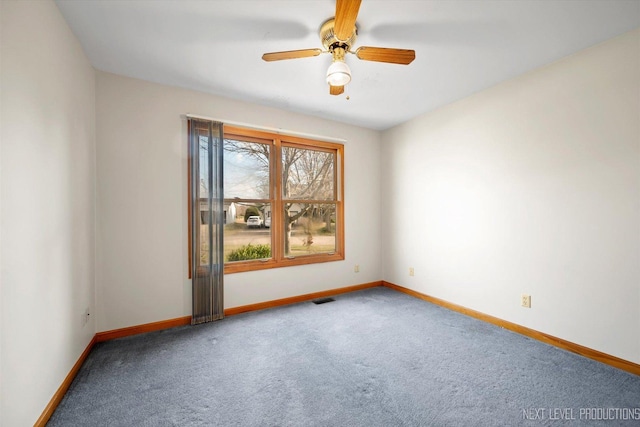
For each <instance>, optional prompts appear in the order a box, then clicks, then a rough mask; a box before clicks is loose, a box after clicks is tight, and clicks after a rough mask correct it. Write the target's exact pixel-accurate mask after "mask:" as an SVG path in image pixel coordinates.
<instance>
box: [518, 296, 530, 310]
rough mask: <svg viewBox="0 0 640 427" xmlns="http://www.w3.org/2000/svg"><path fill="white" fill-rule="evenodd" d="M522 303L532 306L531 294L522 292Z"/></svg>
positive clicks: (524, 305)
mask: <svg viewBox="0 0 640 427" xmlns="http://www.w3.org/2000/svg"><path fill="white" fill-rule="evenodd" d="M520 305H521V306H523V307H526V308H531V295H526V294H522V298H521V301H520Z"/></svg>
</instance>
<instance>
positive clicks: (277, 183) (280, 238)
mask: <svg viewBox="0 0 640 427" xmlns="http://www.w3.org/2000/svg"><path fill="white" fill-rule="evenodd" d="M281 147H282V144H281V140H280V138H275V139H274V140H273V150H271V151H272V156H271V162H272V163H271V164H272V165H273V168H272V169H273V173H272V174H271V180H272V181H271V188H272V191H273V192H274V193H273V194H272V195H271V199H272V201H273V208H272V209H271V217H272V218H271V227H272V230H273V231H272V233H271V235H272V242H273V244H272V245H273V250H272V255H273V259H274V260H275V261H276V262H279V261H281V260H282V259H283V258H284V253H283V251H284V235H283V233H284V218H283V217H282V216H283V211H284V209H283V206H282V149H281Z"/></svg>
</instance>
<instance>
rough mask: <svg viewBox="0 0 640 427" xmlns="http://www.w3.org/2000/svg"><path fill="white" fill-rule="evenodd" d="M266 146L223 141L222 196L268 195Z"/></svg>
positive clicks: (253, 196) (251, 196)
mask: <svg viewBox="0 0 640 427" xmlns="http://www.w3.org/2000/svg"><path fill="white" fill-rule="evenodd" d="M269 149H270V146H269V145H268V144H261V143H258V142H247V141H238V140H234V139H225V140H224V197H225V199H233V198H240V199H268V198H269Z"/></svg>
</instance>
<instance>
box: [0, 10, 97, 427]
mask: <svg viewBox="0 0 640 427" xmlns="http://www.w3.org/2000/svg"><path fill="white" fill-rule="evenodd" d="M0 4H1V6H0V7H1V8H2V27H1V28H2V77H1V83H0V84H1V91H2V94H1V101H2V107H1V115H0V121H1V128H2V131H1V133H2V157H1V173H0V183H1V195H2V214H1V216H0V232H1V235H2V239H1V240H0V253H1V260H2V265H1V267H2V268H1V270H0V271H1V273H0V278H1V281H2V289H1V297H2V298H1V317H2V323H1V328H2V329H1V330H0V336H1V338H0V342H1V350H0V351H1V364H0V370H1V375H2V380H1V381H0V384H1V386H0V387H1V391H0V424H1V425H3V426H7V427H10V426H27V425H33V423H34V422H35V421H36V419H37V418H38V416H39V415H40V413H41V412H42V411H43V410H44V408H45V406H46V405H47V403H48V402H49V400H50V399H51V397H52V396H53V394H54V392H55V391H56V390H57V388H58V387H59V386H60V384H61V383H62V381H63V380H64V378H65V377H66V375H67V374H68V373H69V371H70V370H71V367H72V366H73V364H74V363H75V362H76V360H77V359H78V357H79V356H80V354H81V353H82V351H83V350H84V349H85V348H86V346H87V345H88V344H89V342H90V340H91V338H92V337H93V335H94V334H95V325H94V321H93V319H90V320H89V322H88V323H87V324H84V322H83V319H82V315H83V313H84V311H85V309H86V308H89V309H90V310H91V311H93V310H94V302H95V284H94V258H95V256H94V246H95V239H94V230H95V223H94V206H95V189H94V185H95V178H94V177H95V167H94V166H95V161H94V159H95V140H94V136H95V114H94V112H95V110H94V109H95V75H94V70H93V68H92V67H91V65H90V64H89V62H88V61H87V59H86V57H85V55H84V54H83V52H82V49H81V47H80V44H79V43H78V41H77V40H76V39H75V37H74V36H73V34H72V33H71V31H70V30H69V28H68V27H67V24H66V23H65V21H64V19H63V18H62V16H61V15H60V13H59V11H58V9H57V7H56V5H55V4H54V3H53V2H52V1H2V2H1V3H0Z"/></svg>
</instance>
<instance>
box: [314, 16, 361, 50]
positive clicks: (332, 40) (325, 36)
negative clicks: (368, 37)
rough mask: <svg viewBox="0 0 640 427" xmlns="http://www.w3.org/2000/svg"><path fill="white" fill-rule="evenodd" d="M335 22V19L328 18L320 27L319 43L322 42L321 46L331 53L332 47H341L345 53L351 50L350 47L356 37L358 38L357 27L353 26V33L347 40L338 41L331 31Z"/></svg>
mask: <svg viewBox="0 0 640 427" xmlns="http://www.w3.org/2000/svg"><path fill="white" fill-rule="evenodd" d="M335 22H336V21H335V18H330V19H328V20H326V21H325V22H324V24H322V25H321V26H320V41H321V42H322V46H324V48H325V49H326V50H328V51H329V52H333V48H334V47H342V48H343V49H344V50H346V51H349V50H351V46H353V45H354V44H355V42H356V37H357V36H358V26H357V25H354V27H353V32H352V33H351V36H350V37H349V38H348V39H347V40H338V38H337V37H336V35H335V33H334V31H333V28H334V25H335Z"/></svg>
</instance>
